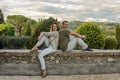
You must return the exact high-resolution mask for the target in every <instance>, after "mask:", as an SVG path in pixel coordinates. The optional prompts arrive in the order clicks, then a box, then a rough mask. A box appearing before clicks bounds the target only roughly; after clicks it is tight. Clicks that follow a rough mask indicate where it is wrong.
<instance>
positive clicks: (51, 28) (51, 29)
mask: <svg viewBox="0 0 120 80" xmlns="http://www.w3.org/2000/svg"><path fill="white" fill-rule="evenodd" d="M54 24H55V25H56V26H57V31H59V26H58V24H57V23H53V24H52V25H51V27H50V32H52V31H53V25H54Z"/></svg>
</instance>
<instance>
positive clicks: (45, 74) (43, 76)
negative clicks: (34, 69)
mask: <svg viewBox="0 0 120 80" xmlns="http://www.w3.org/2000/svg"><path fill="white" fill-rule="evenodd" d="M46 76H47V70H45V71H43V72H42V78H45V77H46Z"/></svg>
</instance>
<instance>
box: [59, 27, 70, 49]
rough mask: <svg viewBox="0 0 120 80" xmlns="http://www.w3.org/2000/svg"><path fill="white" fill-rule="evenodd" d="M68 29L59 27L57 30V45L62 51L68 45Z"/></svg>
mask: <svg viewBox="0 0 120 80" xmlns="http://www.w3.org/2000/svg"><path fill="white" fill-rule="evenodd" d="M70 33H71V30H70V29H61V30H60V31H59V47H60V48H61V50H62V51H65V50H66V49H67V47H68V43H69V41H70V36H69V35H70Z"/></svg>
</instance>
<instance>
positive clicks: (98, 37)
mask: <svg viewBox="0 0 120 80" xmlns="http://www.w3.org/2000/svg"><path fill="white" fill-rule="evenodd" d="M76 32H77V33H79V34H81V35H86V39H85V42H86V43H87V44H88V46H89V47H91V48H103V47H104V43H105V42H104V37H103V34H102V32H101V29H100V27H98V26H97V25H96V24H95V23H83V24H82V25H81V26H80V27H78V28H77V29H76Z"/></svg>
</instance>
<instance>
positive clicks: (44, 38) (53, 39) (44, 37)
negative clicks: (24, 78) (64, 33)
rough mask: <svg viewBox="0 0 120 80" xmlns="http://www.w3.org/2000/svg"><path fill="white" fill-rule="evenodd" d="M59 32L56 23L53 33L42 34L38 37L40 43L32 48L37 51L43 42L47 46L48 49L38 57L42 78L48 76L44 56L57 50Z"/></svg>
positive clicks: (52, 28)
mask: <svg viewBox="0 0 120 80" xmlns="http://www.w3.org/2000/svg"><path fill="white" fill-rule="evenodd" d="M58 30H59V28H58V26H57V24H56V23H54V24H52V26H51V32H41V33H40V36H39V37H38V40H39V41H38V42H37V44H36V45H35V46H34V47H33V48H32V51H33V50H35V49H37V47H38V46H40V45H41V44H42V43H43V42H45V45H46V46H47V47H48V48H46V49H44V50H41V52H40V53H39V55H38V58H39V60H40V64H41V69H42V78H44V77H46V75H47V71H46V66H45V60H44V56H46V55H48V54H51V53H53V52H55V51H56V50H57V47H58V41H59V32H58ZM48 37H49V38H48Z"/></svg>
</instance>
